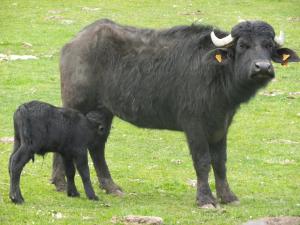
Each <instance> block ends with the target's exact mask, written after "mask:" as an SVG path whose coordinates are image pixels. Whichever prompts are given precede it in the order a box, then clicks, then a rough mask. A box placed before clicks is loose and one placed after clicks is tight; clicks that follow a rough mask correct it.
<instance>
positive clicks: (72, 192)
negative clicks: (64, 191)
mask: <svg viewBox="0 0 300 225" xmlns="http://www.w3.org/2000/svg"><path fill="white" fill-rule="evenodd" d="M68 196H69V197H72V198H74V197H79V196H80V194H79V192H78V191H68Z"/></svg>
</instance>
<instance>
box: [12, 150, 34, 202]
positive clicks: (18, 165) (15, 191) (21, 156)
mask: <svg viewBox="0 0 300 225" xmlns="http://www.w3.org/2000/svg"><path fill="white" fill-rule="evenodd" d="M32 154H33V153H32V152H31V151H30V149H28V147H27V146H25V145H21V146H20V148H19V149H18V150H17V151H15V152H14V153H13V155H12V156H11V157H10V164H9V175H10V191H9V197H10V199H11V201H12V202H14V203H16V204H22V203H23V202H24V198H23V196H22V194H21V190H20V176H21V172H22V170H23V168H24V166H25V164H26V163H27V162H28V161H29V160H30V159H31V158H32Z"/></svg>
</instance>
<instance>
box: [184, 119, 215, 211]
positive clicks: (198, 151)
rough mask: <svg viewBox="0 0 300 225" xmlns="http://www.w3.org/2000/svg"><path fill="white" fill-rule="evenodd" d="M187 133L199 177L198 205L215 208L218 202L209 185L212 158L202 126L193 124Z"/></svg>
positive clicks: (186, 130) (187, 129)
mask: <svg viewBox="0 0 300 225" xmlns="http://www.w3.org/2000/svg"><path fill="white" fill-rule="evenodd" d="M185 133H186V136H187V139H188V144H189V148H190V152H191V155H192V159H193V164H194V168H195V171H196V175H197V198H196V199H197V204H198V205H199V206H200V207H201V208H214V207H216V205H217V202H216V199H215V198H214V196H213V195H212V192H211V190H210V187H209V184H208V176H209V171H210V166H211V158H210V154H209V146H208V143H207V140H206V138H205V135H204V133H203V131H202V128H201V126H200V127H196V126H195V125H194V124H191V126H190V127H187V128H186V129H185Z"/></svg>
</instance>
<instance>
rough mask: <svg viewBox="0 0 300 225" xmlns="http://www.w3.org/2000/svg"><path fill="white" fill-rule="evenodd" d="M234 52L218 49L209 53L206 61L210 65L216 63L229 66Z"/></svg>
mask: <svg viewBox="0 0 300 225" xmlns="http://www.w3.org/2000/svg"><path fill="white" fill-rule="evenodd" d="M232 55H233V54H232V51H231V50H230V49H227V48H216V49H213V50H211V51H209V52H208V53H207V54H206V56H205V61H207V60H208V62H209V63H216V64H219V65H224V64H227V63H228V61H229V60H230V59H231V58H232Z"/></svg>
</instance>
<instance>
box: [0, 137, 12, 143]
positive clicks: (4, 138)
mask: <svg viewBox="0 0 300 225" xmlns="http://www.w3.org/2000/svg"><path fill="white" fill-rule="evenodd" d="M0 142H2V143H13V142H14V138H13V137H2V138H0Z"/></svg>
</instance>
